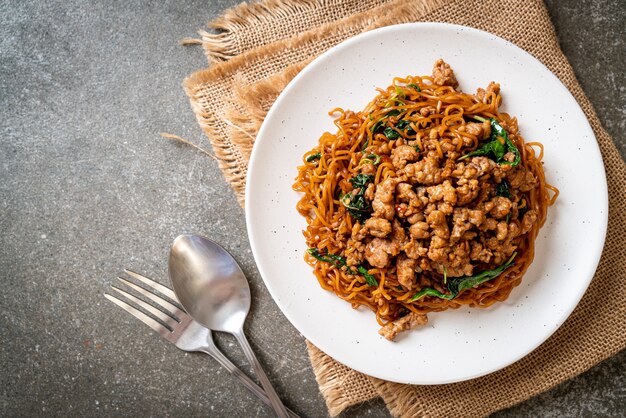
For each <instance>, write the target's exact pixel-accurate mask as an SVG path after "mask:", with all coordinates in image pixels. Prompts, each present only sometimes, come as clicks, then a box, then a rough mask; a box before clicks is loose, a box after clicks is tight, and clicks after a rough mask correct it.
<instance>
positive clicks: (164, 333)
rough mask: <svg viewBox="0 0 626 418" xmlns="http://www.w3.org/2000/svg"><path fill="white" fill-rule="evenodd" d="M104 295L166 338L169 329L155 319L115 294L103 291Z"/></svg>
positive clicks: (169, 332)
mask: <svg viewBox="0 0 626 418" xmlns="http://www.w3.org/2000/svg"><path fill="white" fill-rule="evenodd" d="M104 297H105V298H107V299H108V300H110V301H111V302H113V303H115V304H116V305H117V306H119V307H120V308H122V309H124V310H125V311H126V312H128V313H129V314H131V315H132V316H134V317H135V318H137V319H138V320H140V321H141V322H143V323H144V324H146V325H147V326H149V327H150V328H152V329H153V330H155V331H156V332H158V333H159V334H161V336H162V337H165V338H167V337H168V336H169V334H171V331H170V330H169V329H167V328H166V327H165V326H164V325H163V324H161V323H160V322H157V321H155V320H154V319H152V318H150V317H149V316H148V315H146V314H145V313H143V312H141V311H140V310H139V309H136V308H134V307H132V306H130V305H129V304H128V303H126V302H124V301H122V300H121V299H118V298H116V297H115V296H111V295H109V294H108V293H105V294H104Z"/></svg>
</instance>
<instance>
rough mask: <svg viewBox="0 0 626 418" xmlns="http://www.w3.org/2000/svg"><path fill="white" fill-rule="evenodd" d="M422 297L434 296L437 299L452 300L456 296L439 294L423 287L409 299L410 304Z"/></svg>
mask: <svg viewBox="0 0 626 418" xmlns="http://www.w3.org/2000/svg"><path fill="white" fill-rule="evenodd" d="M424 296H435V297H437V298H439V299H448V300H450V299H454V297H455V296H456V295H451V294H450V295H446V294H444V293H441V292H440V291H438V290H436V289H433V288H432V287H425V288H423V289H422V290H420V291H419V292H417V293H416V294H415V295H414V296H413V297H412V298H411V302H412V301H414V300H418V299H419V298H422V297H424Z"/></svg>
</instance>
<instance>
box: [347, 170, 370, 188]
mask: <svg viewBox="0 0 626 418" xmlns="http://www.w3.org/2000/svg"><path fill="white" fill-rule="evenodd" d="M373 179H374V176H373V175H371V174H363V173H359V174H357V175H356V176H354V177H352V178H351V179H350V184H351V185H352V187H354V188H355V189H362V188H364V187H365V186H366V185H367V183H369V182H370V181H372V180H373Z"/></svg>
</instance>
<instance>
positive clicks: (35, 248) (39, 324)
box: [0, 0, 626, 418]
mask: <svg viewBox="0 0 626 418" xmlns="http://www.w3.org/2000/svg"><path fill="white" fill-rule="evenodd" d="M236 2H237V0H221V1H209V2H206V1H199V0H193V1H173V0H167V1H163V2H156V1H155V2H126V1H106V2H97V1H92V2H86V1H78V0H70V1H48V2H40V1H15V2H7V1H4V0H2V1H0V103H1V106H0V109H1V112H2V117H1V118H0V132H1V137H0V170H1V171H0V173H1V174H0V205H1V206H0V208H1V209H0V231H1V232H0V248H1V250H0V280H1V286H2V287H1V292H0V366H1V367H0V369H1V370H2V371H1V372H0V416H7V417H9V416H11V417H13V416H202V415H209V416H242V417H256V416H268V415H269V414H270V411H269V410H268V409H267V408H265V407H263V406H262V405H261V404H260V403H259V402H258V401H257V400H256V399H254V398H252V397H251V396H250V395H248V393H247V392H246V391H245V390H244V389H242V388H241V387H240V386H239V385H238V384H237V383H235V381H233V379H231V378H230V377H229V376H228V375H227V374H225V373H224V372H223V371H221V370H220V369H219V367H218V366H217V365H216V363H215V362H214V361H212V360H211V359H210V358H208V357H205V356H203V355H188V354H184V353H182V352H179V351H178V350H177V349H176V348H175V347H173V346H172V345H169V344H166V343H164V341H163V340H161V339H160V338H159V337H158V336H157V335H155V333H153V332H152V331H151V330H149V329H148V328H147V327H145V326H144V325H143V324H140V323H139V322H138V321H137V320H135V319H134V318H131V317H130V316H129V315H127V314H126V313H124V312H123V311H122V310H120V309H118V308H117V307H115V306H113V305H112V304H110V303H108V302H107V301H106V300H105V299H104V298H103V297H102V293H103V292H104V291H105V290H106V289H107V286H109V285H110V284H111V283H112V281H113V280H114V278H115V276H116V275H117V274H118V273H120V272H121V270H122V269H123V268H124V267H129V268H133V269H136V270H138V271H141V272H144V273H146V274H149V275H152V276H153V277H156V278H159V279H160V280H161V281H165V280H166V254H167V250H168V246H169V244H170V243H171V242H172V240H173V238H174V237H175V236H176V235H178V234H180V233H183V232H197V233H201V234H204V235H207V236H210V237H213V238H214V239H215V240H217V241H219V242H221V243H222V244H223V245H224V246H225V247H226V248H227V249H228V250H230V251H231V252H232V253H233V254H234V255H235V256H236V258H237V259H238V260H239V261H240V262H241V263H242V265H243V268H244V270H245V272H246V273H247V275H248V278H249V280H250V283H251V286H252V293H253V296H254V303H253V307H252V315H251V318H250V319H249V321H248V322H247V330H248V332H249V337H250V340H251V342H252V344H253V346H254V348H255V349H256V351H257V353H258V354H259V357H260V359H261V361H262V363H263V364H265V365H266V368H267V371H268V374H269V376H270V379H271V380H272V381H273V382H274V383H275V384H276V386H277V387H278V390H279V392H281V393H282V394H283V399H284V400H285V402H286V403H287V404H288V405H289V406H290V407H292V408H293V409H295V410H296V411H298V412H299V413H301V414H302V415H303V416H310V417H323V416H325V415H326V409H325V407H324V402H323V400H322V398H321V396H320V394H319V392H318V389H317V386H316V383H315V380H314V376H313V373H312V371H311V368H310V365H309V361H308V358H307V354H306V350H305V347H304V343H303V339H302V337H301V336H300V335H299V334H298V332H297V331H296V330H295V329H294V328H293V327H292V326H291V325H290V323H289V322H288V321H287V320H286V319H285V318H284V317H283V316H282V314H281V313H280V311H279V310H278V308H277V307H276V305H275V304H274V303H273V301H272V299H271V298H270V296H269V294H268V292H267V290H266V289H265V287H264V286H263V283H262V280H261V278H260V276H259V273H258V272H257V270H256V268H255V266H254V262H253V259H252V255H251V253H250V248H249V245H248V242H247V237H246V233H245V224H244V214H243V211H242V210H241V208H239V206H237V204H236V202H235V199H234V196H233V193H232V192H231V190H230V189H229V188H228V186H227V185H226V183H225V181H224V180H223V178H222V176H221V174H220V172H219V170H218V167H217V164H216V163H215V161H213V160H211V159H209V158H206V157H205V156H203V155H201V154H200V153H197V152H194V151H192V150H191V149H189V148H186V147H182V146H179V145H176V144H174V143H171V142H168V141H165V140H163V139H161V138H160V137H159V135H158V133H159V132H161V131H167V132H172V133H176V134H179V135H181V136H183V137H185V138H188V139H190V140H193V141H202V140H203V137H202V133H201V131H200V129H199V127H198V126H197V124H196V122H195V119H194V116H193V114H192V112H191V110H190V107H189V103H188V101H187V98H186V97H185V95H184V93H183V91H182V89H181V81H182V79H183V78H184V77H185V76H187V75H189V74H191V73H192V72H193V71H194V70H197V69H199V68H202V67H203V66H204V65H205V60H204V57H203V55H202V52H201V50H200V49H199V48H182V47H180V46H179V45H178V41H179V40H180V39H182V38H184V37H187V36H191V35H193V34H194V32H195V30H196V29H197V28H201V27H203V25H204V23H205V22H206V21H207V20H209V19H210V18H211V17H214V16H216V15H217V14H218V13H219V12H220V11H221V10H223V9H225V8H227V7H230V6H232V5H234V4H235V3H236ZM548 5H549V9H550V13H551V15H552V17H553V19H554V21H555V24H556V28H557V31H558V33H559V36H560V39H561V43H562V46H563V49H564V51H565V53H566V55H567V56H568V57H569V58H570V60H571V62H572V64H573V66H574V69H575V70H576V73H577V75H578V77H579V78H580V81H581V83H582V85H583V87H584V89H585V91H586V92H587V94H588V95H589V97H590V99H591V101H592V102H593V104H594V105H595V107H596V109H597V110H598V113H599V115H600V118H601V119H602V121H603V123H604V124H605V126H606V127H607V129H608V130H609V132H610V133H611V134H612V135H613V137H614V138H615V141H616V142H617V143H618V146H619V147H620V149H621V151H622V155H624V152H625V151H626V143H625V136H624V128H625V114H624V113H625V109H626V90H625V86H626V83H625V75H624V74H625V73H624V67H625V64H626V57H625V54H624V40H625V30H624V28H625V27H626V11H625V9H626V8H624V7H623V6H624V3H623V2H621V1H619V0H614V1H608V0H603V1H588V0H587V1H582V2H581V1H559V2H557V1H556V0H550V1H549V2H548ZM218 340H219V341H218V342H219V344H220V346H221V347H223V348H224V350H225V351H227V352H228V354H229V356H230V357H231V358H232V359H233V360H234V361H235V362H236V363H237V364H239V365H241V366H242V367H244V368H246V366H245V364H246V363H245V361H244V360H243V358H242V355H241V354H240V351H239V350H238V349H237V347H236V345H234V342H233V340H232V339H230V338H222V337H220V338H219V339H218ZM625 364H626V353H624V352H622V353H621V354H618V355H617V356H615V357H614V358H612V359H609V360H607V361H605V362H603V363H602V364H600V365H598V366H597V367H594V368H593V369H592V370H590V371H589V372H587V373H585V374H583V375H582V376H580V377H578V378H576V379H572V380H571V381H569V382H567V383H564V384H562V385H560V386H558V387H557V388H555V389H553V390H551V391H549V392H548V393H546V394H543V395H541V396H538V397H535V398H533V399H531V400H529V401H527V402H524V403H522V404H521V405H518V406H516V407H514V408H511V409H509V410H506V411H502V412H499V413H497V414H495V416H497V417H500V418H504V417H522V416H544V417H560V416H615V417H617V416H623V415H624V413H625V411H626V399H625V386H626V385H625V379H626V378H625V376H626V373H625V372H626V370H625ZM246 370H248V371H249V369H247V368H246ZM385 414H386V412H385V409H384V405H382V403H381V402H380V401H375V402H370V403H367V404H364V405H361V406H358V407H355V408H352V409H351V410H350V411H348V412H347V413H345V414H344V416H346V417H356V416H385Z"/></svg>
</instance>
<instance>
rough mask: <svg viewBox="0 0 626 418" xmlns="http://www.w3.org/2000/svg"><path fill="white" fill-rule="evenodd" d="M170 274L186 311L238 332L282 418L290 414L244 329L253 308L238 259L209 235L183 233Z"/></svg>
mask: <svg viewBox="0 0 626 418" xmlns="http://www.w3.org/2000/svg"><path fill="white" fill-rule="evenodd" d="M169 274H170V281H171V282H172V287H173V288H174V292H175V293H176V296H177V297H178V300H179V301H180V303H181V304H182V305H183V308H185V310H186V311H187V313H188V314H189V315H190V316H191V317H192V318H193V319H195V320H196V321H198V322H199V323H201V324H202V325H204V326H205V327H207V328H209V329H212V330H215V331H223V332H228V333H230V334H233V335H234V336H235V338H236V339H237V341H238V342H239V344H240V345H241V347H242V348H243V352H244V353H245V355H246V357H248V360H249V361H250V363H251V364H252V367H253V368H254V371H255V373H256V375H257V377H258V378H259V380H260V381H261V386H263V389H265V393H266V394H267V397H268V398H269V399H270V402H271V403H272V407H273V408H274V411H275V412H276V414H277V415H278V416H279V417H280V418H287V417H289V415H288V413H287V409H286V408H285V405H283V403H282V402H281V400H280V398H279V397H278V394H277V393H276V390H275V389H274V387H273V386H272V384H271V383H270V381H269V379H268V378H267V376H266V375H265V372H264V371H263V368H262V367H261V364H260V363H259V361H258V360H257V358H256V356H255V355H254V353H253V351H252V348H251V347H250V344H249V343H248V340H247V339H246V336H245V334H244V332H243V323H244V321H245V320H246V316H247V315H248V311H249V310H250V287H249V286H248V281H247V280H246V277H245V275H244V274H243V271H241V268H240V267H239V265H238V264H237V262H236V261H235V259H234V258H233V257H232V256H231V255H230V254H229V253H228V252H226V250H224V249H223V248H222V247H220V246H219V245H218V244H216V243H215V242H213V241H211V240H209V239H207V238H203V237H200V236H197V235H180V236H179V237H178V238H176V239H175V240H174V243H173V244H172V248H171V250H170V257H169Z"/></svg>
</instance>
